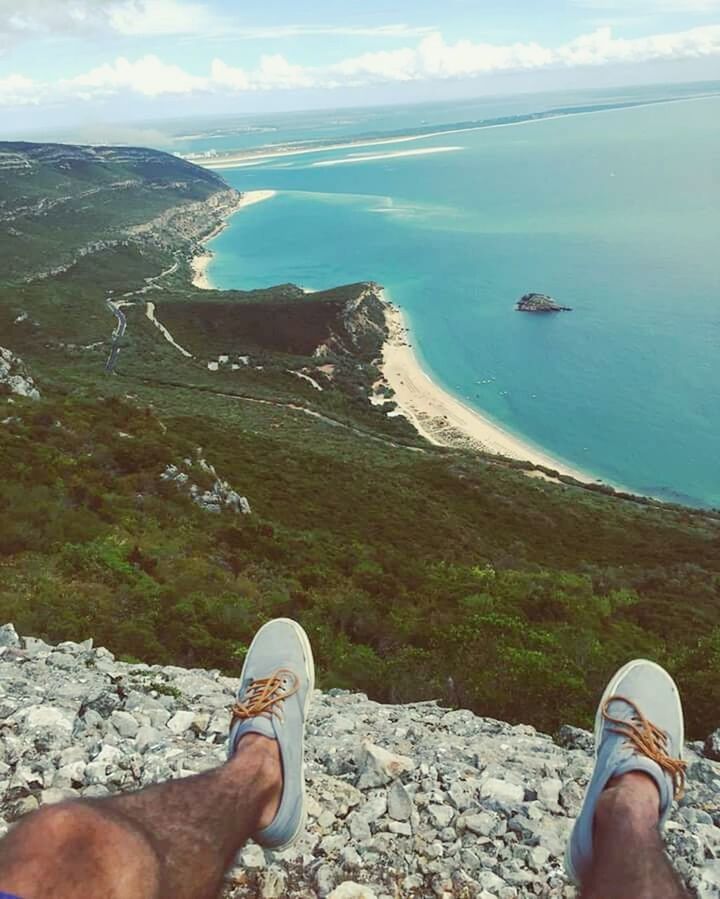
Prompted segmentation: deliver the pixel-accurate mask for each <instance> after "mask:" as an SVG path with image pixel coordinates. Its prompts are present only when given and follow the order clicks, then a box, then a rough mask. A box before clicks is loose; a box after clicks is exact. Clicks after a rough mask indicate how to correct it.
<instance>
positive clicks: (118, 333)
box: [105, 262, 179, 374]
mask: <svg viewBox="0 0 720 899" xmlns="http://www.w3.org/2000/svg"><path fill="white" fill-rule="evenodd" d="M178 266H179V263H178V262H174V263H173V264H172V265H171V266H170V267H169V268H166V269H165V271H163V272H160V274H159V275H154V276H153V277H152V278H145V286H144V287H139V288H138V289H137V290H129V291H128V292H127V293H124V294H122V300H120V301H118V302H116V301H114V300H112V299H111V298H110V295H109V296H107V297H106V298H105V305H106V306H107V307H108V309H109V310H110V311H111V312H112V314H113V315H114V316H115V317H116V318H117V325H116V326H115V330H114V331H113V333H112V348H111V350H110V355H109V356H108V358H107V362H106V363H105V371H106V372H107V373H108V374H111V373H112V372H113V371H114V370H115V364H116V363H117V358H118V356H119V355H120V341H121V340H122V338H123V337H124V336H125V331H126V330H127V318H126V317H125V313H124V312H123V311H122V307H123V306H132V305H133V303H132V302H131V301H130V298H131V297H137V296H142V294H145V293H147V292H148V290H152V289H153V287H155V285H156V284H157V282H158V281H161V280H162V279H163V278H167V277H168V276H169V275H174V274H175V272H176V271H177V270H178ZM111 293H112V292H111Z"/></svg>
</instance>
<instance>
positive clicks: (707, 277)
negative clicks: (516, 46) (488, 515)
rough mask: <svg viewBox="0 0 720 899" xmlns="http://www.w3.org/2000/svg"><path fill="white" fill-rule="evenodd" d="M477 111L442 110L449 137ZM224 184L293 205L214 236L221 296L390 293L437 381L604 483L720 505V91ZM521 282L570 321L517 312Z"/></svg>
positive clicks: (424, 116) (382, 150) (332, 158)
mask: <svg viewBox="0 0 720 899" xmlns="http://www.w3.org/2000/svg"><path fill="white" fill-rule="evenodd" d="M635 99H637V98H635ZM561 101H562V98H555V105H557V106H558V107H560V106H562V105H563V104H562V102H561ZM493 102H494V104H495V106H494V107H493V113H494V114H497V115H502V114H503V113H502V102H501V101H493ZM504 102H505V103H506V111H507V113H508V114H520V112H519V111H520V106H519V105H518V103H519V101H518V102H516V105H515V106H514V107H513V106H512V103H511V101H509V100H508V101H504ZM535 102H537V101H535ZM576 102H577V99H576V98H573V97H567V98H566V103H565V105H566V106H571V105H573V104H575V103H576ZM529 103H530V100H528V98H523V100H522V104H523V106H522V109H523V111H525V112H526V111H528V109H527V107H528V104H529ZM462 112H463V111H462V110H458V109H453V110H448V111H446V112H445V113H444V118H442V120H441V117H440V116H439V113H438V112H437V110H436V111H435V115H437V116H438V123H439V124H440V125H441V126H442V125H443V124H444V123H448V122H458V121H462V120H467V119H469V118H470V116H467V115H465V116H463V115H462ZM480 113H482V110H481V111H480ZM432 114H433V112H432V110H430V111H428V110H423V111H422V112H421V113H420V112H418V110H417V109H415V110H414V111H413V110H410V111H409V112H405V113H404V114H403V115H401V114H400V112H398V114H397V115H396V117H395V122H396V123H398V122H399V123H402V125H403V126H404V127H407V128H410V127H411V121H412V115H415V121H416V124H419V123H420V122H422V123H423V126H425V125H427V124H428V123H429V124H432V118H430V119H428V116H432ZM326 115H327V114H326ZM385 115H386V116H388V115H389V114H388V113H387V111H386V112H385ZM419 117H420V118H419ZM364 125H365V123H364V122H363V123H361V124H357V123H356V132H355V133H358V134H360V133H367V129H366V128H365V130H364V131H363V128H364ZM347 127H348V128H349V126H347ZM386 127H388V126H386ZM316 131H317V129H315V130H313V128H311V127H310V126H308V132H307V133H308V134H313V135H315V136H316ZM295 133H296V134H298V135H299V134H301V127H300V126H299V125H296V132H295ZM378 133H381V132H378ZM236 145H238V146H239V144H236ZM439 148H442V149H439ZM419 150H421V151H425V150H435V151H438V150H439V151H438V152H428V153H424V152H423V153H420V154H418V153H417V152H416V151H419ZM408 151H412V152H413V155H399V156H393V157H389V154H393V153H402V154H405V153H408ZM363 157H365V158H363ZM369 157H375V158H369ZM378 157H385V158H378ZM388 157H389V158H388ZM341 160H344V161H342V162H341ZM223 175H224V176H225V178H226V179H227V180H228V181H229V182H230V183H231V184H233V185H234V186H235V187H237V188H238V189H240V190H255V189H265V188H272V189H275V190H277V191H278V192H279V193H278V194H277V196H276V197H274V198H273V199H271V200H268V201H266V202H263V203H260V204H257V205H254V206H251V207H248V208H247V209H245V210H243V211H242V212H240V213H239V214H237V215H236V216H234V217H233V219H232V220H231V224H230V226H229V227H228V228H227V229H226V230H225V231H224V232H223V233H222V234H221V235H220V236H219V237H218V238H217V239H216V240H215V241H214V242H213V245H212V248H213V250H214V252H215V254H216V255H215V259H214V261H213V263H212V265H211V267H210V270H209V275H210V278H211V279H212V281H213V282H214V283H215V284H216V285H217V286H218V287H223V288H230V287H238V288H239V287H243V288H253V287H260V286H265V285H268V284H274V283H281V282H286V281H293V282H295V283H298V284H301V285H303V286H305V287H308V288H315V289H317V288H324V287H330V286H333V285H337V284H341V283H347V282H351V281H358V280H375V281H379V282H380V283H382V284H383V285H384V286H385V287H386V288H387V290H388V292H389V294H390V296H391V298H392V299H393V301H394V302H396V303H397V304H398V305H399V306H400V307H401V308H402V309H403V311H404V313H405V315H406V316H407V318H408V320H409V323H410V327H411V331H412V335H413V343H414V346H415V348H416V350H417V351H418V352H419V354H420V356H421V358H422V360H423V363H424V365H425V366H426V367H427V369H428V371H429V372H430V373H431V375H432V376H433V377H434V378H435V379H436V380H437V381H438V382H439V383H441V384H442V385H443V386H444V387H446V388H448V389H449V390H450V391H452V392H453V393H455V394H456V395H457V396H459V397H460V398H462V399H463V400H464V401H466V402H468V403H469V404H471V405H473V406H475V407H476V408H477V409H479V410H480V411H482V412H483V413H485V414H487V415H488V416H489V417H491V418H492V419H494V420H495V421H497V422H498V423H499V424H501V425H502V426H503V427H505V428H507V429H509V430H510V431H512V432H514V433H515V434H517V435H518V436H520V437H522V438H524V439H526V440H528V441H529V442H531V443H534V444H536V445H538V446H541V447H543V448H545V449H546V450H547V451H549V452H550V453H551V454H553V455H554V456H556V457H558V458H560V459H563V460H566V461H567V462H568V463H570V464H572V465H573V466H575V467H578V468H581V469H583V470H585V471H587V472H588V473H590V474H591V475H592V476H593V477H594V478H601V479H603V480H606V481H609V482H611V483H614V484H617V485H621V486H624V487H627V488H629V489H632V490H634V491H637V492H641V493H646V494H651V495H654V496H660V497H663V498H665V499H670V500H675V501H681V502H686V503H690V504H694V505H700V506H702V505H709V506H720V352H719V348H720V274H719V272H720V267H719V262H718V255H719V251H718V244H719V243H720V98H718V97H714V98H712V97H711V98H705V99H699V100H687V101H683V102H674V103H668V104H658V105H649V106H634V107H632V108H625V109H617V110H613V111H605V112H597V113H591V114H582V115H565V116H561V117H558V118H552V119H544V120H540V121H533V122H529V123H525V124H518V125H510V126H508V127H495V128H484V129H481V130H474V131H460V132H455V133H444V134H438V135H436V136H433V137H426V138H423V139H421V140H415V141H412V142H406V143H395V144H387V145H384V146H380V147H362V148H361V147H358V148H352V149H348V148H345V149H342V150H334V151H325V152H319V153H318V152H316V153H311V154H310V153H308V154H305V155H299V156H291V157H289V156H280V157H277V158H274V159H270V160H267V161H265V162H263V163H262V164H259V165H258V164H255V165H253V166H248V167H245V168H237V169H227V170H225V171H224V172H223ZM528 291H539V292H543V293H548V294H551V295H552V296H554V297H555V298H557V299H558V301H560V302H561V303H562V304H563V305H568V306H571V307H572V308H573V312H571V313H563V314H558V315H553V316H532V315H523V314H520V313H517V312H515V311H514V304H515V302H516V301H517V299H518V298H519V297H520V296H521V295H522V294H523V293H526V292H528Z"/></svg>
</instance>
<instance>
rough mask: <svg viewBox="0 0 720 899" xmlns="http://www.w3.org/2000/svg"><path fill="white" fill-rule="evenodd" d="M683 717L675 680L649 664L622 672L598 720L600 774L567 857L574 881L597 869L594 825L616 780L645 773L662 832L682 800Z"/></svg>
mask: <svg viewBox="0 0 720 899" xmlns="http://www.w3.org/2000/svg"><path fill="white" fill-rule="evenodd" d="M683 737H684V735H683V712H682V705H681V704H680V695H679V693H678V689H677V687H676V686H675V682H674V681H673V679H672V678H671V677H670V675H669V674H668V673H667V671H665V670H664V669H663V668H661V667H660V666H659V665H656V664H655V663H654V662H649V661H647V660H645V659H636V660H635V661H633V662H628V664H627V665H625V666H624V667H622V668H621V669H620V670H619V671H618V672H617V674H616V675H615V676H614V677H613V678H612V680H611V681H610V683H609V684H608V686H607V688H606V690H605V693H604V694H603V697H602V699H601V700H600V705H599V707H598V711H597V715H596V717H595V770H594V771H593V774H592V777H591V779H590V783H589V784H588V788H587V792H586V794H585V800H584V802H583V806H582V809H581V811H580V814H579V816H578V818H577V821H576V822H575V826H574V828H573V831H572V834H571V835H570V840H569V841H568V847H567V852H566V854H565V867H566V869H567V872H568V874H569V876H570V877H571V878H572V879H573V880H574V881H575V882H576V883H580V882H581V881H582V880H583V879H585V878H586V877H587V875H588V873H589V871H590V868H591V866H592V857H593V822H594V818H595V809H596V807H597V802H598V799H599V797H600V794H601V793H602V791H603V790H604V789H605V787H606V786H607V785H608V782H609V781H610V780H611V779H612V778H613V777H619V776H620V775H622V774H628V773H629V772H630V771H640V772H643V773H645V774H647V775H649V776H650V777H651V778H652V779H653V781H654V782H655V784H656V786H657V788H658V791H659V794H660V827H661V828H662V827H663V825H664V824H665V821H666V820H667V817H668V814H669V813H670V808H671V806H672V801H673V798H678V799H679V798H680V797H681V796H682V790H683V785H684V780H685V768H686V764H685V762H683V761H682V747H683Z"/></svg>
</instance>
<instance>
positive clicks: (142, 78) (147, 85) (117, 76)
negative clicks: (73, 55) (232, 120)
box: [59, 56, 208, 99]
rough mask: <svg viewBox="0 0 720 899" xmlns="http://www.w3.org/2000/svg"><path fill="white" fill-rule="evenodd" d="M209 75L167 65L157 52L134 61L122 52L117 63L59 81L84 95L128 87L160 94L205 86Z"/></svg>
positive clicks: (65, 89)
mask: <svg viewBox="0 0 720 899" xmlns="http://www.w3.org/2000/svg"><path fill="white" fill-rule="evenodd" d="M207 86H208V79H207V78H198V77H196V76H195V75H190V74H189V73H188V72H186V71H185V70H184V69H181V68H180V66H175V65H168V64H167V63H164V62H162V61H161V60H160V59H158V58H157V56H144V57H142V59H138V60H136V61H135V62H130V60H128V59H125V57H124V56H121V57H120V58H119V59H116V60H115V62H114V63H108V64H106V65H104V66H98V68H96V69H92V70H91V71H89V72H86V73H85V74H84V75H78V76H77V77H76V78H70V79H67V80H66V81H63V82H61V83H60V85H59V87H60V92H61V93H64V94H70V95H72V94H75V95H77V96H78V97H80V98H81V99H90V98H92V97H96V96H99V95H109V94H118V93H122V92H125V91H129V92H131V93H136V94H142V95H144V96H146V97H158V96H160V95H161V94H190V93H194V92H195V91H198V90H205V89H206V88H207Z"/></svg>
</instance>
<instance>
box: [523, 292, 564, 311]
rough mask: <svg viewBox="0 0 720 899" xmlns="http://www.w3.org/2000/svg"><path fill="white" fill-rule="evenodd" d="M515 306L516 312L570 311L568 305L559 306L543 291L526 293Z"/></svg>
mask: <svg viewBox="0 0 720 899" xmlns="http://www.w3.org/2000/svg"><path fill="white" fill-rule="evenodd" d="M515 308H516V309H517V311H518V312H572V309H571V308H570V306H561V305H560V304H559V303H557V302H556V301H555V300H554V299H553V298H552V297H549V296H547V294H544V293H526V294H525V295H524V296H522V297H520V299H519V300H518V302H517V306H516V307H515Z"/></svg>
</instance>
